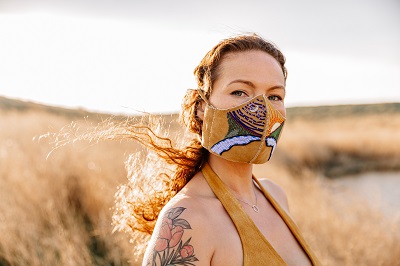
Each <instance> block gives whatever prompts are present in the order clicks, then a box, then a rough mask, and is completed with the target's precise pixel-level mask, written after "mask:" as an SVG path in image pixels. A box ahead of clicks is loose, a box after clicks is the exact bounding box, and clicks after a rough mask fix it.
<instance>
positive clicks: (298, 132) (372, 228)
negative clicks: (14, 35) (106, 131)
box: [0, 111, 400, 265]
mask: <svg viewBox="0 0 400 266" xmlns="http://www.w3.org/2000/svg"><path fill="white" fill-rule="evenodd" d="M70 122H71V121H70V120H68V119H66V118H64V117H63V116H60V115H56V114H53V115H52V114H49V113H44V112H40V111H34V112H25V111H24V112H22V111H0V129H1V130H0V265H128V264H129V265H140V256H135V255H133V252H132V251H133V250H134V245H135V244H136V242H135V241H134V240H133V241H131V242H130V241H129V240H130V238H131V236H130V235H129V234H124V233H119V232H115V233H112V229H113V228H112V221H111V217H112V213H113V209H112V208H113V206H114V200H115V198H114V194H115V193H116V192H117V187H118V186H119V185H120V184H124V183H126V171H125V166H124V162H125V161H126V159H127V158H128V155H129V154H130V153H135V152H136V151H137V150H138V149H139V147H138V146H137V145H136V144H135V143H127V142H122V143H119V142H101V143H98V144H94V145H92V144H88V143H85V142H81V143H74V144H70V145H67V146H65V147H62V148H61V149H59V150H56V151H54V152H53V153H52V154H51V156H50V157H49V158H48V159H47V160H46V156H47V154H48V153H49V152H50V151H51V146H50V145H49V144H47V143H46V141H38V140H37V139H36V140H34V141H33V140H32V138H33V137H34V136H39V135H41V134H43V133H45V132H47V131H53V132H56V131H58V130H60V128H62V127H63V126H65V125H68V124H70ZM399 122H400V115H391V116H390V117H389V118H388V117H386V116H385V115H378V116H376V115H368V116H360V117H341V118H340V119H333V118H331V119H328V120H324V121H323V120H315V121H313V120H309V119H306V120H304V119H297V118H296V119H293V120H291V121H289V122H288V123H287V125H286V128H285V131H284V134H283V137H282V139H281V141H280V144H279V148H278V152H277V154H276V156H275V157H274V158H273V160H272V161H271V162H270V163H268V164H266V165H262V166H257V167H256V168H255V174H256V176H258V177H268V178H271V179H273V180H275V181H276V182H277V183H279V184H280V185H281V186H282V187H283V188H284V189H285V190H286V192H287V194H288V197H289V202H290V205H291V212H292V214H293V216H294V217H295V220H296V221H297V223H298V224H299V226H300V228H301V230H302V231H303V233H304V235H305V237H306V238H307V240H308V241H309V242H310V244H311V245H312V247H313V249H314V250H315V252H316V253H317V255H318V257H319V258H320V259H321V261H322V262H323V264H324V265H399V258H400V244H399V243H400V227H399V225H400V222H399V221H397V220H388V219H387V218H385V217H384V216H383V215H382V214H381V213H380V211H379V210H375V209H372V208H369V207H368V206H366V205H365V204H364V203H363V202H362V200H360V199H357V198H354V197H352V196H353V195H352V194H351V192H349V193H348V195H347V196H345V197H343V193H341V194H340V195H341V197H340V198H338V197H337V195H338V194H336V190H335V186H334V182H335V180H334V179H327V178H326V176H328V175H330V176H331V177H335V176H340V175H341V174H343V173H347V172H357V171H358V172H359V171H365V170H370V169H372V168H374V169H378V170H384V169H399V165H398V161H397V160H398V158H400V157H399V153H400V152H399V151H398V150H397V149H396V147H399V144H400V143H399V142H400V140H399V138H398V137H397V136H396V134H395V133H394V132H396V130H398V125H400V123H399ZM87 123H88V122H87V121H78V122H77V125H78V126H80V127H86V126H87ZM94 123H96V121H94ZM172 130H176V129H175V128H174V127H172ZM377 136H379V137H377ZM371 163H372V166H371V165H370V164H371Z"/></svg>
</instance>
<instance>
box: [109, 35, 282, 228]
mask: <svg viewBox="0 0 400 266" xmlns="http://www.w3.org/2000/svg"><path fill="white" fill-rule="evenodd" d="M249 50H260V51H264V52H266V53H268V54H270V55H271V56H272V57H274V58H275V59H276V60H277V61H278V62H279V64H280V66H281V68H282V72H283V74H284V77H285V80H286V77H287V70H286V68H285V57H284V55H283V54H282V53H281V51H280V50H279V49H278V48H277V47H276V46H275V45H274V44H273V43H271V42H269V41H266V40H264V39H263V38H261V37H260V36H258V35H256V34H242V35H239V36H234V37H231V38H227V39H224V40H222V41H221V42H220V43H218V44H217V45H216V46H215V47H213V48H212V49H211V50H210V51H209V52H208V53H207V54H206V55H205V56H204V58H203V59H202V60H201V62H200V64H199V65H198V66H197V67H196V68H195V69H194V75H195V77H196V81H197V86H198V88H197V89H202V90H203V91H205V95H206V97H209V96H210V94H211V92H212V85H213V84H214V82H215V80H216V79H218V77H219V75H220V72H221V69H220V65H221V61H222V60H224V57H225V56H226V55H227V54H229V53H238V52H244V51H249ZM197 89H191V90H188V91H187V92H186V95H185V96H184V98H183V102H182V109H181V113H180V121H181V122H182V123H183V125H184V128H185V129H186V131H183V133H182V134H183V135H184V136H185V137H184V138H182V137H181V136H180V139H181V141H180V143H177V142H176V141H174V140H173V138H171V137H169V136H168V135H162V134H161V132H160V130H161V129H160V128H157V127H154V121H150V122H149V123H146V124H143V123H141V124H137V123H127V124H125V125H124V127H123V134H121V132H120V133H119V137H121V136H122V137H123V138H125V139H134V140H136V141H139V142H140V143H141V144H143V145H144V146H145V147H147V148H148V150H149V153H148V154H146V156H145V157H140V156H138V155H137V154H133V155H131V156H130V158H129V160H128V162H127V169H128V180H129V181H128V183H127V184H125V185H123V186H121V187H120V188H119V190H118V192H117V194H116V206H115V210H114V216H113V220H114V224H115V230H126V229H127V228H128V230H132V232H142V233H144V235H149V234H151V233H152V232H153V229H154V226H155V222H156V220H157V218H158V215H159V213H160V211H161V209H162V208H163V206H164V205H165V204H166V203H167V202H168V201H169V200H170V199H171V198H172V197H174V196H175V195H176V194H177V193H178V192H179V191H180V190H181V189H182V188H183V187H184V186H185V185H186V184H187V183H188V182H189V181H190V179H191V178H192V177H193V176H194V175H195V174H196V173H197V172H198V171H199V170H200V169H201V167H202V165H203V164H204V163H205V162H206V161H207V160H208V155H209V153H208V151H207V150H206V149H204V148H203V147H202V146H201V134H202V120H201V119H199V118H198V116H197V108H198V106H199V103H200V102H201V98H200V96H199V94H198V92H197ZM150 120H151V119H150ZM156 124H158V123H156Z"/></svg>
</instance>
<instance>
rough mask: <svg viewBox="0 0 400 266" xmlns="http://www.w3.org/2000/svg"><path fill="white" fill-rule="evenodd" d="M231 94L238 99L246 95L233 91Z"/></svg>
mask: <svg viewBox="0 0 400 266" xmlns="http://www.w3.org/2000/svg"><path fill="white" fill-rule="evenodd" d="M231 94H232V95H235V96H239V97H240V96H245V95H246V93H245V92H244V91H233V92H232V93H231Z"/></svg>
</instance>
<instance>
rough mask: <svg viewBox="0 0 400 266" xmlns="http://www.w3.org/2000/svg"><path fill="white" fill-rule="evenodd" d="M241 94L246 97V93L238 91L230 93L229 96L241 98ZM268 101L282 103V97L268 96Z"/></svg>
mask: <svg viewBox="0 0 400 266" xmlns="http://www.w3.org/2000/svg"><path fill="white" fill-rule="evenodd" d="M238 94H240V95H238ZM243 94H245V95H246V96H247V94H246V92H244V91H239V90H238V91H233V92H231V95H235V96H238V97H241V96H243ZM268 100H270V101H282V97H281V96H279V95H270V96H268Z"/></svg>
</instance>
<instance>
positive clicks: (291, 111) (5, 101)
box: [0, 96, 400, 119]
mask: <svg viewBox="0 0 400 266" xmlns="http://www.w3.org/2000/svg"><path fill="white" fill-rule="evenodd" d="M0 110H2V111H21V112H27V111H41V112H45V113H49V114H55V115H60V116H65V117H68V118H78V119H79V118H82V117H87V116H89V117H92V118H96V117H97V118H105V117H109V116H110V115H111V114H107V113H98V112H90V111H87V110H85V109H70V108H63V107H57V106H50V105H44V104H39V103H34V102H29V101H22V100H17V99H11V98H6V97H3V96H0ZM393 113H400V103H378V104H357V105H329V106H328V105H326V106H310V107H308V106H307V107H291V108H287V118H288V119H311V118H312V119H325V118H331V117H343V116H354V115H370V114H393ZM172 115H176V114H172ZM165 116H171V114H165ZM116 117H121V118H122V117H124V116H123V115H116Z"/></svg>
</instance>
